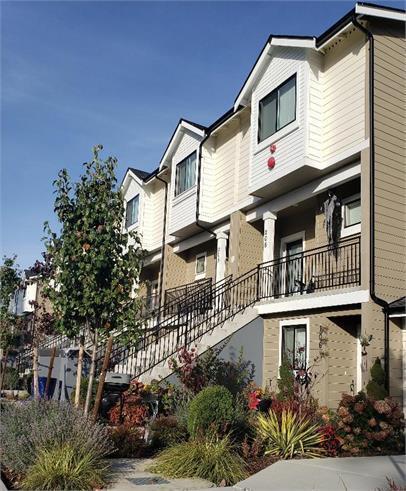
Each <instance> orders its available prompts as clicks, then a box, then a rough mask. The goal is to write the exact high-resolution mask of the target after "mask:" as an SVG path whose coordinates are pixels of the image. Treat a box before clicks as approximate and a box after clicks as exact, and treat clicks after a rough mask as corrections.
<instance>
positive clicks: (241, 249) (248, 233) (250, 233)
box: [227, 211, 263, 277]
mask: <svg viewBox="0 0 406 491" xmlns="http://www.w3.org/2000/svg"><path fill="white" fill-rule="evenodd" d="M262 236H263V224H262V221H258V222H256V223H247V220H246V217H245V214H244V213H242V212H241V211H236V212H234V213H232V215H231V216H230V236H229V260H228V271H227V273H228V274H232V275H233V276H234V277H237V276H240V275H241V274H243V273H246V272H247V271H249V270H250V269H253V268H255V267H256V266H257V265H258V264H259V263H261V262H262V251H263V239H262Z"/></svg>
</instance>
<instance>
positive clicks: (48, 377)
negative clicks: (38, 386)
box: [45, 346, 56, 399]
mask: <svg viewBox="0 0 406 491" xmlns="http://www.w3.org/2000/svg"><path fill="white" fill-rule="evenodd" d="M55 356H56V346H54V347H53V348H52V352H51V358H50V360H49V367H48V375H47V383H46V384H45V399H48V395H49V386H50V384H51V377H52V370H53V369H54V362H55Z"/></svg>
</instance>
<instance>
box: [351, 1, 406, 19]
mask: <svg viewBox="0 0 406 491" xmlns="http://www.w3.org/2000/svg"><path fill="white" fill-rule="evenodd" d="M355 13H356V14H357V15H367V16H368V17H380V18H381V19H389V20H400V21H402V22H406V12H396V11H394V10H390V9H385V7H378V6H376V7H373V6H369V5H359V4H358V3H356V4H355Z"/></svg>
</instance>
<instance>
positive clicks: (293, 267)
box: [284, 239, 303, 295]
mask: <svg viewBox="0 0 406 491" xmlns="http://www.w3.org/2000/svg"><path fill="white" fill-rule="evenodd" d="M302 252H303V239H298V240H293V241H291V242H286V245H285V254H284V256H285V258H286V275H285V294H286V295H291V294H292V293H296V292H300V291H301V290H302V288H303V285H302V281H303V255H302Z"/></svg>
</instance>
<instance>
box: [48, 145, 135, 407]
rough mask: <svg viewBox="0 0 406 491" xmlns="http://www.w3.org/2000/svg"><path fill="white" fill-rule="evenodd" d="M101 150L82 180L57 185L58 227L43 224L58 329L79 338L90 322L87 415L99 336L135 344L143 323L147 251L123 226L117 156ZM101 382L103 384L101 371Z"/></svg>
mask: <svg viewBox="0 0 406 491" xmlns="http://www.w3.org/2000/svg"><path fill="white" fill-rule="evenodd" d="M102 148H103V147H102V146H101V145H98V146H96V147H94V148H93V158H92V159H91V160H90V161H89V162H87V163H85V164H84V173H83V174H82V176H81V177H80V179H79V181H78V182H77V183H72V180H71V178H70V176H69V174H68V172H67V170H66V169H63V170H61V171H60V172H59V174H58V179H56V181H55V182H54V186H55V190H56V191H55V192H56V198H55V212H56V215H57V218H58V221H59V223H60V232H59V233H55V232H52V231H51V229H50V228H49V226H48V224H45V230H46V233H47V237H46V246H47V253H48V254H49V257H50V258H51V259H52V266H53V267H52V270H53V275H52V279H51V281H50V282H49V288H48V292H49V293H48V294H49V296H50V298H51V301H52V303H53V307H54V311H55V314H56V317H57V322H58V326H59V329H60V330H62V331H63V332H64V333H66V334H67V335H68V336H77V335H78V334H79V333H80V332H81V330H82V329H83V327H84V326H85V327H86V331H87V333H88V334H90V335H91V337H92V340H93V353H92V363H91V367H90V374H89V385H88V396H87V398H86V405H85V412H86V413H87V412H88V410H89V404H90V395H91V390H92V385H93V378H94V372H95V365H96V354H97V345H98V340H99V339H101V341H105V340H106V339H107V338H109V337H111V336H114V335H115V336H118V335H120V336H119V337H120V338H121V339H126V340H127V341H129V340H131V341H135V339H136V338H137V335H138V332H139V326H140V321H139V320H137V318H138V317H139V316H137V313H138V311H139V308H140V304H139V301H138V299H137V298H136V296H135V288H136V285H137V284H138V279H139V273H140V269H141V262H142V258H143V251H142V248H141V243H140V239H139V237H138V235H137V233H136V232H134V231H131V232H128V231H126V230H123V217H124V211H125V208H124V200H123V196H122V194H121V192H120V190H119V189H117V179H116V176H115V169H116V166H117V160H116V159H115V158H113V157H108V158H107V159H106V160H102V159H100V157H99V153H100V151H101V150H102ZM108 345H109V346H111V345H112V342H110V343H108ZM108 356H110V354H109V353H108ZM104 372H105V370H104ZM104 374H105V373H104ZM100 382H101V386H102V385H103V382H104V380H103V375H102V376H101V377H100ZM79 383H80V382H79V381H78V383H77V387H76V389H77V390H80V388H78V385H79ZM96 406H97V400H96Z"/></svg>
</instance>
